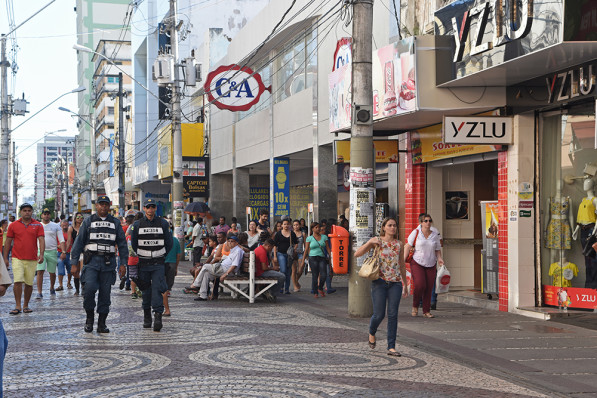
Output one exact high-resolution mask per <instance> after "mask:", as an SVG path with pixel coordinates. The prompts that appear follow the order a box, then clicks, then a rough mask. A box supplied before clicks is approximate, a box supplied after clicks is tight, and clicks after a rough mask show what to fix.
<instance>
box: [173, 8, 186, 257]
mask: <svg viewBox="0 0 597 398" xmlns="http://www.w3.org/2000/svg"><path fill="white" fill-rule="evenodd" d="M177 20H178V17H177V6H176V0H170V46H171V49H172V56H173V57H174V83H173V84H172V154H173V159H172V204H173V206H172V209H173V211H172V213H173V214H172V222H173V223H174V234H175V238H177V239H178V241H179V243H180V247H181V248H184V230H183V227H182V219H183V209H184V197H183V185H182V130H181V126H180V115H181V109H180V88H179V87H178V83H179V69H178V68H179V65H178V30H177Z"/></svg>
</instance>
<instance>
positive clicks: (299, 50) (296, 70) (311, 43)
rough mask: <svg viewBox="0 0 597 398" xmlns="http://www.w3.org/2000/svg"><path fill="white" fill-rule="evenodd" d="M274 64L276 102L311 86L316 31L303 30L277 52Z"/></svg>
mask: <svg viewBox="0 0 597 398" xmlns="http://www.w3.org/2000/svg"><path fill="white" fill-rule="evenodd" d="M275 66H276V69H275V71H274V73H275V76H276V87H275V90H276V101H277V102H279V101H283V100H285V99H286V98H288V97H290V96H292V95H294V94H297V93H299V92H301V91H303V90H304V89H306V88H308V87H311V86H312V85H313V83H314V81H315V79H314V74H315V73H316V71H317V33H316V32H315V31H314V30H311V29H309V30H308V31H306V32H303V34H302V35H301V36H300V37H298V38H297V39H296V40H293V41H292V42H291V43H290V44H289V45H288V46H287V47H286V48H284V49H283V50H282V51H281V53H280V54H278V57H277V59H276V62H275Z"/></svg>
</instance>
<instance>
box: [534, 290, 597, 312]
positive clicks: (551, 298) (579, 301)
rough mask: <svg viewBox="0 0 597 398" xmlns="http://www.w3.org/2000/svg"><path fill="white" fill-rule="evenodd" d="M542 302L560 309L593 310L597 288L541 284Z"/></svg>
mask: <svg viewBox="0 0 597 398" xmlns="http://www.w3.org/2000/svg"><path fill="white" fill-rule="evenodd" d="M543 303H545V304H546V305H552V306H554V307H561V308H562V309H567V308H571V309H573V308H584V309H590V310H595V309H596V308H597V290H595V289H585V288H579V287H559V286H551V285H543Z"/></svg>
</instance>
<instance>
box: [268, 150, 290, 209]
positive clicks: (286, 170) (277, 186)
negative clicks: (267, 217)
mask: <svg viewBox="0 0 597 398" xmlns="http://www.w3.org/2000/svg"><path fill="white" fill-rule="evenodd" d="M273 173H274V174H273V175H274V179H273V193H274V214H273V215H272V216H273V217H281V216H285V215H286V216H289V215H290V178H289V177H290V159H289V158H274V170H273Z"/></svg>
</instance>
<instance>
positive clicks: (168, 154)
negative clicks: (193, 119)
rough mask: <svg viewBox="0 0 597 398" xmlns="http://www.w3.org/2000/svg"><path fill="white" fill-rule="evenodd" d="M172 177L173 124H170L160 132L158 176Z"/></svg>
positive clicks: (160, 177)
mask: <svg viewBox="0 0 597 398" xmlns="http://www.w3.org/2000/svg"><path fill="white" fill-rule="evenodd" d="M168 177H172V125H171V124H168V125H167V126H164V127H162V128H161V129H160V131H159V133H158V178H159V179H160V180H161V179H164V178H168Z"/></svg>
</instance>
